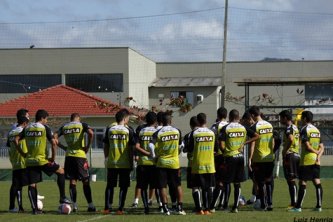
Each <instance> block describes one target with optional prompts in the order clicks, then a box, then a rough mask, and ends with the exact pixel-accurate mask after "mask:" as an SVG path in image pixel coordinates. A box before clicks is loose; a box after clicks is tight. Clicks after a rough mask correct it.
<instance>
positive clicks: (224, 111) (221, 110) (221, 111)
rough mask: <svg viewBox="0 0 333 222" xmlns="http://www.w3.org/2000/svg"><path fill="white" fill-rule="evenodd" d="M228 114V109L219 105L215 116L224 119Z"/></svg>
mask: <svg viewBox="0 0 333 222" xmlns="http://www.w3.org/2000/svg"><path fill="white" fill-rule="evenodd" d="M227 115H228V110H227V109H226V108H224V107H220V108H218V110H217V118H218V119H219V120H222V119H226V118H227Z"/></svg>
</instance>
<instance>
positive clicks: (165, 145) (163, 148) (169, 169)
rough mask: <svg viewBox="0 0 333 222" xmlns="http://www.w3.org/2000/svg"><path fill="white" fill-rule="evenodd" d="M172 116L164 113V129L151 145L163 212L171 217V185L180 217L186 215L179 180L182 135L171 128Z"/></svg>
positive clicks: (155, 136) (156, 135)
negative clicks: (168, 201)
mask: <svg viewBox="0 0 333 222" xmlns="http://www.w3.org/2000/svg"><path fill="white" fill-rule="evenodd" d="M171 119H172V118H171V115H170V114H169V113H163V116H162V123H163V127H162V128H161V129H159V130H157V131H156V132H155V133H154V134H153V140H152V141H151V143H150V144H149V146H150V147H151V149H154V148H155V154H156V157H157V163H156V167H157V174H158V175H157V179H158V183H159V184H158V187H159V189H160V194H161V198H162V204H163V206H162V207H163V212H164V214H165V215H170V211H169V209H168V204H167V192H166V187H167V185H168V184H169V189H170V190H173V192H174V193H175V194H177V200H178V206H177V207H178V211H177V213H178V214H180V215H186V213H185V211H184V210H183V203H182V202H183V196H182V190H181V186H180V185H181V184H180V180H179V156H178V154H179V145H180V143H181V133H180V131H179V130H178V129H176V128H174V127H173V126H171Z"/></svg>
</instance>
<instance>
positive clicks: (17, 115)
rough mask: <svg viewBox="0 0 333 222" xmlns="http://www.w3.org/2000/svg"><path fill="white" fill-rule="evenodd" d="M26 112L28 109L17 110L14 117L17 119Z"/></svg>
mask: <svg viewBox="0 0 333 222" xmlns="http://www.w3.org/2000/svg"><path fill="white" fill-rule="evenodd" d="M28 112H29V110H27V109H24V108H22V109H19V110H17V112H16V118H17V120H18V119H19V118H20V117H22V116H24V117H25V116H26V115H27V113H28Z"/></svg>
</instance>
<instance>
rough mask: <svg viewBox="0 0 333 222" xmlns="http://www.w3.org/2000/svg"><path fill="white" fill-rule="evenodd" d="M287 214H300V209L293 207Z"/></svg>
mask: <svg viewBox="0 0 333 222" xmlns="http://www.w3.org/2000/svg"><path fill="white" fill-rule="evenodd" d="M288 212H294V213H300V212H302V208H296V207H294V208H292V209H290V210H288Z"/></svg>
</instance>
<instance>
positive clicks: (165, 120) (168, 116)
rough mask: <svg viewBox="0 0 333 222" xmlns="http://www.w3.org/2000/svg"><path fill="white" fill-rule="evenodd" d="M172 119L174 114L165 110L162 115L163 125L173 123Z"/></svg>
mask: <svg viewBox="0 0 333 222" xmlns="http://www.w3.org/2000/svg"><path fill="white" fill-rule="evenodd" d="M171 119H172V116H171V114H170V113H168V112H164V113H163V115H162V122H161V123H162V124H163V126H167V125H169V124H171Z"/></svg>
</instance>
